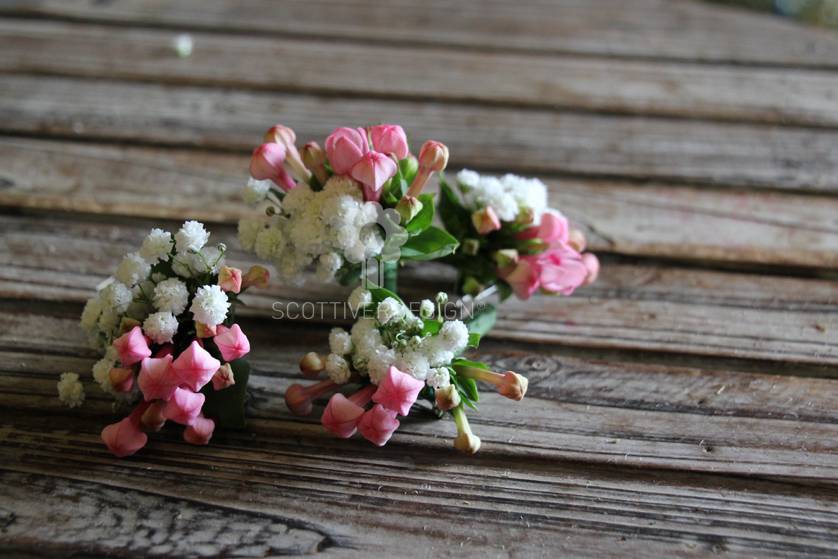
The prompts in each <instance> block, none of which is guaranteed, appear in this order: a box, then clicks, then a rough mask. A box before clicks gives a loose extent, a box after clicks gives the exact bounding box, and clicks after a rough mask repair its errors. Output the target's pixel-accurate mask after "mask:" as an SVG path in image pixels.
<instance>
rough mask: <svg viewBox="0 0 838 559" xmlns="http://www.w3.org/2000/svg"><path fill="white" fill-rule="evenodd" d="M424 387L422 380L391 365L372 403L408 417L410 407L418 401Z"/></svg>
mask: <svg viewBox="0 0 838 559" xmlns="http://www.w3.org/2000/svg"><path fill="white" fill-rule="evenodd" d="M424 386H425V383H423V382H422V381H421V380H417V379H415V378H413V377H412V376H410V375H408V374H407V373H403V372H401V371H400V370H398V369H397V368H395V367H394V366H392V365H391V366H390V368H389V369H387V374H385V375H384V378H383V379H382V380H381V382H380V383H379V385H378V390H376V392H375V394H373V395H372V401H373V402H375V403H377V404H381V405H382V406H384V407H385V408H387V409H389V410H393V411H395V412H398V414H399V415H407V414H408V413H410V406H412V405H413V403H414V402H415V401H416V397H417V396H419V392H420V391H421V390H422V387H424Z"/></svg>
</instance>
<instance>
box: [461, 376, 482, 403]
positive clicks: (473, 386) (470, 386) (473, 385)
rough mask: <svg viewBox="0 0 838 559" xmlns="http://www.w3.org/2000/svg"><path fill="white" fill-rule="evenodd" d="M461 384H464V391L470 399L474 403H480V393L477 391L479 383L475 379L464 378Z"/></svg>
mask: <svg viewBox="0 0 838 559" xmlns="http://www.w3.org/2000/svg"><path fill="white" fill-rule="evenodd" d="M460 382H461V383H462V386H463V389H465V391H466V394H468V397H469V399H471V400H472V401H474V402H479V401H480V392H479V391H478V390H477V382H476V381H475V380H474V379H473V378H464V379H461V380H460Z"/></svg>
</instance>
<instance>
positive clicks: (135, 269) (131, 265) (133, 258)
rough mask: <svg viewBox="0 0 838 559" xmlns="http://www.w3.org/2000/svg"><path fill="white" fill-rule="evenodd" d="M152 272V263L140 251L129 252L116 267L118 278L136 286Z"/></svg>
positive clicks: (131, 285) (129, 285)
mask: <svg viewBox="0 0 838 559" xmlns="http://www.w3.org/2000/svg"><path fill="white" fill-rule="evenodd" d="M150 273H151V265H150V264H149V263H148V262H146V259H145V258H143V257H142V256H140V253H138V252H129V253H128V254H126V255H125V256H124V257H123V258H122V262H120V263H119V266H118V267H117V269H116V274H115V275H116V279H118V280H119V281H121V282H122V283H124V284H125V285H127V286H128V287H134V286H135V285H137V284H138V283H139V282H140V281H142V280H144V279H146V278H147V277H148V275H149V274H150Z"/></svg>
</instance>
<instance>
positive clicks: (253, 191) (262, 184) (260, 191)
mask: <svg viewBox="0 0 838 559" xmlns="http://www.w3.org/2000/svg"><path fill="white" fill-rule="evenodd" d="M271 184H273V183H272V182H271V181H270V180H257V179H254V178H253V177H250V178H249V179H248V180H247V184H246V185H245V187H244V193H243V194H242V197H243V198H244V203H245V204H250V205H251V206H255V205H256V204H259V203H260V202H264V201H265V198H267V197H268V192H270V190H271Z"/></svg>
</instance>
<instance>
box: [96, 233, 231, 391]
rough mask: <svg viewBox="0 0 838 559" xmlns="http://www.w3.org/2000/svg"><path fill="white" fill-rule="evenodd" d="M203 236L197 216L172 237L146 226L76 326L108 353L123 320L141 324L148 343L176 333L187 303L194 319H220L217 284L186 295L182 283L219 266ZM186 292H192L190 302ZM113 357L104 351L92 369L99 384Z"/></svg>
mask: <svg viewBox="0 0 838 559" xmlns="http://www.w3.org/2000/svg"><path fill="white" fill-rule="evenodd" d="M209 236H210V235H209V233H208V232H207V231H206V229H204V226H203V224H201V223H199V222H197V221H187V222H185V223H184V224H183V227H181V229H180V230H179V231H178V232H177V233H176V234H175V235H174V236H172V234H171V233H169V232H168V231H164V230H162V229H152V230H151V232H150V233H149V234H148V236H147V237H146V238H145V240H144V241H143V244H142V246H141V247H140V249H139V251H137V252H131V253H129V254H127V255H125V257H124V258H123V259H122V262H120V264H119V266H118V267H117V270H116V273H115V274H114V277H111V278H109V279H108V280H107V281H106V282H105V284H104V286H103V287H102V288H101V289H100V290H99V292H98V293H97V294H96V295H95V296H94V297H92V298H91V299H90V300H88V301H87V304H86V305H85V306H84V311H83V312H82V315H81V326H82V328H83V329H84V331H85V332H86V333H87V334H88V337H89V339H90V341H91V344H92V345H93V346H94V347H97V348H99V349H103V350H105V349H107V350H108V351H109V352H110V351H111V347H110V344H111V342H112V341H113V339H114V338H116V337H118V336H119V335H120V334H121V332H122V329H123V325H124V321H125V320H129V321H130V323H133V324H136V323H139V324H141V327H142V330H143V333H144V334H145V335H146V336H148V337H149V338H150V339H151V340H152V342H154V343H157V344H164V343H169V342H171V341H172V338H173V337H174V336H175V334H177V331H178V327H179V324H180V320H179V318H178V317H179V316H180V315H181V314H183V313H184V312H185V311H186V310H187V308H188V309H189V311H190V312H192V314H193V315H194V318H195V320H198V321H200V322H202V323H204V324H206V325H208V326H214V325H216V324H220V323H222V322H223V321H224V320H225V318H226V317H227V311H228V309H229V307H230V303H229V302H228V300H227V295H226V294H225V293H224V292H223V291H222V290H221V288H220V287H218V286H217V285H205V286H202V287H197V288H196V289H195V292H194V293H192V294H190V289H189V287H188V285H187V283H191V285H194V283H192V282H193V281H194V278H196V277H198V276H201V275H203V274H216V273H217V272H218V270H219V268H220V267H221V266H222V265H223V252H222V248H219V247H214V246H207V241H209ZM190 295H194V296H193V297H191V306H190ZM115 360H116V359H115V356H110V357H109V356H108V355H106V356H105V358H104V359H102V360H100V361H99V362H98V363H97V364H96V366H94V368H93V374H94V377H95V378H96V381H97V382H99V384H101V385H102V386H103V387H106V386H107V387H109V386H110V384H109V382H108V381H107V375H108V372H109V371H110V369H111V368H112V367H113V366H114V362H115Z"/></svg>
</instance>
